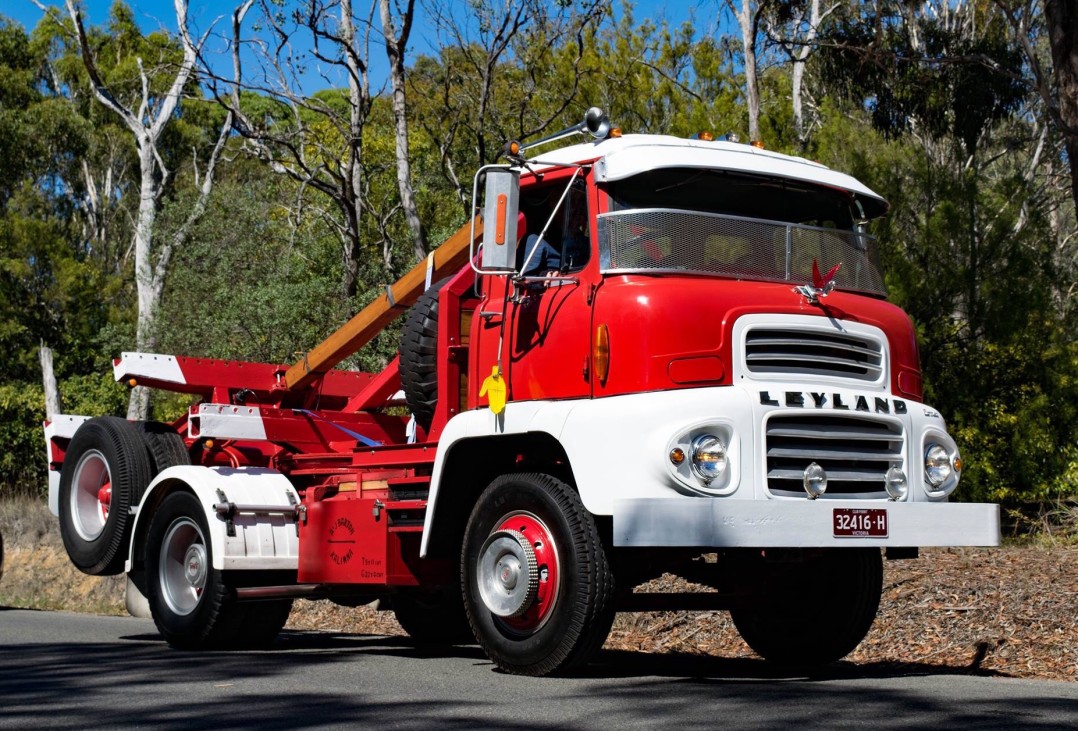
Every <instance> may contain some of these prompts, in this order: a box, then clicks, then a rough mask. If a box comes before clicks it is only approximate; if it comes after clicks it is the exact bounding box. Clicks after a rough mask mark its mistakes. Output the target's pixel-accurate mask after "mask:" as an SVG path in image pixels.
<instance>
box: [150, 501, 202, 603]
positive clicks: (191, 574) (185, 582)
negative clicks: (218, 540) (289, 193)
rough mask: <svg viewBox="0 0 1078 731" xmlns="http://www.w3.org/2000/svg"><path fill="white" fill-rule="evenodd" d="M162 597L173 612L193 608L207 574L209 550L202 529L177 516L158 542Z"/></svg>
mask: <svg viewBox="0 0 1078 731" xmlns="http://www.w3.org/2000/svg"><path fill="white" fill-rule="evenodd" d="M158 560H159V564H158V565H159V566H160V571H161V573H160V586H161V596H162V598H164V600H165V603H166V604H167V605H168V608H169V609H171V610H172V611H173V612H175V613H176V614H181V615H186V614H190V613H191V612H193V611H195V609H196V608H197V607H198V603H199V601H200V600H201V599H202V592H203V591H204V590H205V588H206V580H207V578H208V576H209V571H210V565H209V552H208V551H207V549H206V539H205V536H203V535H202V529H201V528H199V527H198V525H197V524H196V523H195V522H194V521H193V520H191V519H190V518H177V519H176V520H175V521H174V522H173V523H172V525H170V526H169V528H168V531H166V533H165V540H164V541H162V542H161V554H160V556H159V557H158Z"/></svg>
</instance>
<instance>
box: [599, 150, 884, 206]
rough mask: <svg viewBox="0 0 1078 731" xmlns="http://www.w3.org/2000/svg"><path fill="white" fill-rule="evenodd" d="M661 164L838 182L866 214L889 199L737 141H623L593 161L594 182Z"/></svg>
mask: <svg viewBox="0 0 1078 731" xmlns="http://www.w3.org/2000/svg"><path fill="white" fill-rule="evenodd" d="M660 168H707V169H711V170H732V171H737V172H740V173H748V174H752V175H763V176H768V177H777V178H788V179H790V180H797V181H800V182H805V183H815V184H817V185H824V186H827V187H830V188H838V189H840V190H844V191H846V192H848V193H849V194H850V195H852V196H853V197H854V198H855V199H857V200H858V201H859V202H860V203H861V207H862V209H863V210H864V212H865V216H866V217H868V218H876V217H878V216H882V215H883V214H884V213H886V212H887V201H885V200H884V199H883V198H881V197H880V196H879V195H877V194H876V193H875V192H874V191H872V190H871V189H870V188H868V187H867V186H865V185H864V184H862V183H861V182H860V181H858V180H857V179H856V178H853V177H851V176H849V175H846V174H845V173H840V172H837V171H835V170H832V169H830V168H828V167H827V166H825V165H821V164H819V163H815V162H810V161H808V160H802V159H800V158H796V157H790V156H789V155H782V154H779V153H776V152H769V151H767V150H760V149H758V148H755V147H751V146H750V145H740V144H736V143H722V142H719V143H695V144H694V143H692V142H689V141H684V142H681V143H680V144H655V143H654V142H652V143H650V144H648V145H631V144H630V145H626V146H624V147H621V148H619V149H616V150H612V151H611V152H609V153H608V154H607V155H605V156H604V157H602V158H600V159H599V160H598V161H597V162H596V164H595V179H596V181H597V182H600V183H602V182H607V181H614V180H624V179H625V178H630V177H632V176H634V175H639V174H640V173H644V172H648V171H650V170H656V169H660Z"/></svg>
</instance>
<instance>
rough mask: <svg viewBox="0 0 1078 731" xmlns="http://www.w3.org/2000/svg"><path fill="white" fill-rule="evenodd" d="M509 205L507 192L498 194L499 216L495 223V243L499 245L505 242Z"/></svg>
mask: <svg viewBox="0 0 1078 731" xmlns="http://www.w3.org/2000/svg"><path fill="white" fill-rule="evenodd" d="M507 205H508V199H507V198H506V196H505V193H502V194H501V195H499V196H498V218H497V220H496V221H495V224H494V225H495V228H494V243H496V244H497V245H498V246H502V245H504V244H505V208H506V206H507Z"/></svg>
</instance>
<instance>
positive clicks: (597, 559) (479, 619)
mask: <svg viewBox="0 0 1078 731" xmlns="http://www.w3.org/2000/svg"><path fill="white" fill-rule="evenodd" d="M533 577H534V581H533ZM461 581H462V583H463V593H464V606H465V609H466V611H467V614H468V621H469V623H470V624H471V627H472V632H473V633H474V635H475V637H476V638H477V639H478V640H479V644H480V645H482V647H483V649H484V651H486V653H487V655H488V656H489V657H490V658H491V660H493V661H494V663H495V664H496V665H497V666H498V667H500V668H501V669H502V670H504V671H506V672H509V673H514V674H517V675H550V674H553V673H562V672H566V671H568V670H571V669H572V668H575V667H578V666H580V665H583V664H584V663H586V662H587V661H588V660H589V659H590V658H591V657H592V656H593V655H594V654H595V653H596V652H597V651H598V650H599V648H600V647H602V644H603V642H604V641H605V640H606V637H607V634H608V633H609V632H610V625H611V623H612V622H613V619H614V603H613V594H614V580H613V574H612V573H611V571H610V568H609V566H608V563H607V559H606V554H605V552H604V549H603V545H602V541H601V540H600V538H599V533H598V530H597V529H596V527H595V522H594V521H593V520H592V517H591V515H590V514H589V513H588V512H587V511H586V510H585V509H584V506H583V504H582V503H581V502H580V497H579V496H578V495H577V494H576V492H574V491H573V490H572V488H570V487H569V486H568V485H566V484H565V483H564V482H562V481H561V480H558V479H556V478H554V477H551V476H550V475H545V474H514V475H503V476H501V477H499V478H497V479H495V480H494V481H493V482H492V483H491V484H490V486H489V487H487V489H486V490H485V491H484V492H483V494H482V495H481V496H480V497H479V500H478V502H477V503H476V505H475V508H474V510H473V511H472V514H471V517H470V519H469V521H468V527H467V529H466V531H465V534H464V545H463V548H462V551H461Z"/></svg>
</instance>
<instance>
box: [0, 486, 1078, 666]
mask: <svg viewBox="0 0 1078 731" xmlns="http://www.w3.org/2000/svg"><path fill="white" fill-rule="evenodd" d="M0 530H2V531H3V535H4V539H5V550H6V554H7V555H6V559H5V566H4V574H3V578H2V579H0V604H3V605H7V606H20V607H34V608H41V609H65V610H71V611H84V612H97V613H107V614H120V613H123V611H124V609H123V589H124V580H123V578H122V577H118V578H110V579H98V578H93V577H89V576H85V575H83V574H81V573H79V572H78V571H77V570H76V569H74V568H73V567H72V566H71V565H70V563H69V562H68V561H67V558H66V556H65V554H64V550H63V545H62V543H61V541H60V538H59V532H58V530H57V528H56V521H55V518H53V517H52V516H51V515H50V514H49V513H48V510H47V508H45V506H43V505H42V504H41V503H39V502H35V501H31V500H7V501H0ZM684 587H685V584H684V582H682V581H681V580H680V579H677V578H676V577H672V576H667V577H664V578H663V579H661V580H659V585H658V586H655V587H652V588H653V590H656V591H672V590H677V589H683V588H684ZM289 626H290V627H292V628H296V629H323V630H338V631H344V632H354V633H360V634H380V635H383V634H389V635H397V634H403V632H402V630H401V628H400V625H398V624H397V622H396V620H394V619H393V615H392V613H389V612H379V611H377V610H375V609H374V608H372V607H360V608H358V609H349V608H345V607H339V606H337V605H334V604H332V603H330V602H327V601H299V602H297V603H296V608H295V610H294V611H293V612H292V616H291V618H290V619H289ZM606 646H607V647H608V648H613V649H620V650H631V651H635V652H647V653H684V654H703V655H715V656H721V657H751V656H752V652H751V650H749V648H748V647H747V646H746V645H745V643H744V642H742V640H741V638H740V637H739V636H738V634H737V631H736V630H735V629H734V627H733V625H732V623H731V622H730V617H729V615H728V614H727V613H725V612H695V613H694V612H654V613H624V614H620V615H618V618H617V621H616V622H615V624H614V629H613V631H612V632H611V634H610V639H609V640H608V642H607V645H606ZM848 659H849V660H851V661H853V662H855V663H896V664H910V665H915V666H922V667H929V666H931V667H937V668H951V669H979V670H982V671H991V672H998V673H1001V674H1006V675H1012V676H1016V677H1034V678H1049V679H1056V680H1078V547H1075V546H1072V545H1058V544H1057V545H1047V546H1046V545H1036V546H1027V547H1008V548H1001V549H940V550H931V551H924V552H922V555H921V557H920V558H918V559H915V560H910V561H892V562H888V563H886V564H885V573H884V595H883V600H882V603H881V606H880V612H879V615H878V617H877V619H876V623H875V625H874V626H873V628H872V630H871V632H870V633H869V635H868V637H867V638H866V639H865V641H864V642H862V643H861V646H860V647H858V648H857V650H856V651H855V652H854V653H853V654H852V655H851V656H850V657H849V658H848Z"/></svg>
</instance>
